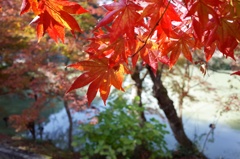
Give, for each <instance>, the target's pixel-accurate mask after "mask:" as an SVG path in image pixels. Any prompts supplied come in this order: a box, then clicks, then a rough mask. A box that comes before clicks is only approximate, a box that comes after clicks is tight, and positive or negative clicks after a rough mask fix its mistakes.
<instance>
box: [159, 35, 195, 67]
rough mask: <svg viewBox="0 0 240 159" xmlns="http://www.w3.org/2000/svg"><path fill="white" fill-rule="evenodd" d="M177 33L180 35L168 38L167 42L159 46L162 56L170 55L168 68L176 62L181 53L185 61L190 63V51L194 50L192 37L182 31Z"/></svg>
mask: <svg viewBox="0 0 240 159" xmlns="http://www.w3.org/2000/svg"><path fill="white" fill-rule="evenodd" d="M179 32H180V33H177V34H175V35H173V36H172V37H171V38H169V40H166V41H164V42H162V44H161V46H160V49H161V55H162V56H165V55H167V54H169V53H171V55H170V59H169V67H170V68H171V67H172V66H173V65H174V64H175V63H176V62H177V60H178V58H179V56H180V54H181V53H182V54H183V55H184V57H185V58H186V59H188V60H189V61H191V62H192V54H191V51H190V50H191V49H193V48H195V42H194V40H193V38H192V35H191V34H190V33H189V34H188V33H185V32H182V31H179Z"/></svg>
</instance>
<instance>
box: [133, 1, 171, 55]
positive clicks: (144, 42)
mask: <svg viewBox="0 0 240 159" xmlns="http://www.w3.org/2000/svg"><path fill="white" fill-rule="evenodd" d="M170 2H171V0H169V1H168V4H167V6H166V8H165V10H164V11H163V13H162V15H161V17H160V18H159V19H158V21H157V22H156V24H155V25H154V27H153V29H152V30H151V32H150V33H149V34H148V36H147V38H146V40H145V41H143V45H142V46H141V47H140V48H139V49H138V50H137V51H136V52H135V53H134V54H133V55H132V57H133V56H135V55H136V54H138V53H139V52H140V51H141V50H142V49H143V48H144V47H145V46H146V44H147V41H148V39H149V38H150V36H152V34H153V33H154V31H155V29H156V28H157V26H158V24H159V22H160V21H161V20H162V18H163V16H164V14H165V13H166V11H167V9H168V7H169V5H170Z"/></svg>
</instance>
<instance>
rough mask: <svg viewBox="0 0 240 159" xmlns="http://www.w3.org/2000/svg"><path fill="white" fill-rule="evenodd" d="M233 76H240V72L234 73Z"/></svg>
mask: <svg viewBox="0 0 240 159" xmlns="http://www.w3.org/2000/svg"><path fill="white" fill-rule="evenodd" d="M231 75H238V76H240V71H237V72H234V73H232V74H231Z"/></svg>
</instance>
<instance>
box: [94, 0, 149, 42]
mask: <svg viewBox="0 0 240 159" xmlns="http://www.w3.org/2000/svg"><path fill="white" fill-rule="evenodd" d="M103 6H104V7H105V8H106V9H107V10H108V13H107V15H106V16H105V17H104V18H103V19H102V20H101V21H100V22H99V23H98V25H97V27H96V28H99V27H103V26H107V25H108V24H109V23H112V25H111V27H110V28H111V31H110V35H111V39H112V40H113V41H114V40H116V39H117V38H118V37H119V36H122V35H124V34H126V35H127V36H128V38H130V39H134V38H135V32H134V28H135V26H138V25H140V24H141V25H144V23H143V21H142V20H141V21H139V18H140V14H139V13H138V11H139V10H141V9H142V7H141V6H139V5H137V4H135V3H133V2H132V1H131V0H119V1H118V2H114V3H112V4H106V5H103Z"/></svg>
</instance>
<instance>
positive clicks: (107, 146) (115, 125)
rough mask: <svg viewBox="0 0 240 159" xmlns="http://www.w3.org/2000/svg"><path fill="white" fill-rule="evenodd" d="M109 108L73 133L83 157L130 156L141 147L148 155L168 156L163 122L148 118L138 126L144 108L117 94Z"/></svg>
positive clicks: (75, 144) (111, 158)
mask: <svg viewBox="0 0 240 159" xmlns="http://www.w3.org/2000/svg"><path fill="white" fill-rule="evenodd" d="M109 105H110V108H108V109H106V110H105V111H103V112H101V113H100V114H99V115H98V121H99V122H98V124H96V125H91V124H82V125H80V127H79V129H80V130H81V133H80V134H78V135H79V136H75V142H74V146H81V147H82V149H81V150H80V153H81V155H82V156H84V158H86V159H87V158H94V159H96V158H101V157H104V158H107V159H108V158H109V159H116V158H124V159H127V158H131V157H133V155H134V153H136V148H137V147H139V146H141V147H144V149H146V150H148V151H149V152H151V157H150V158H156V157H157V156H161V157H162V156H169V151H168V149H167V147H166V142H165V140H164V135H165V134H167V133H168V132H167V131H166V130H164V129H165V125H163V124H160V123H159V122H158V121H157V120H155V119H151V120H150V121H149V122H145V123H144V125H143V126H142V127H141V126H140V124H139V123H140V119H139V114H140V113H141V112H142V111H143V109H142V108H140V107H138V105H137V104H132V105H126V101H125V100H124V99H123V98H122V97H119V98H117V99H116V100H115V101H114V102H113V103H109Z"/></svg>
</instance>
